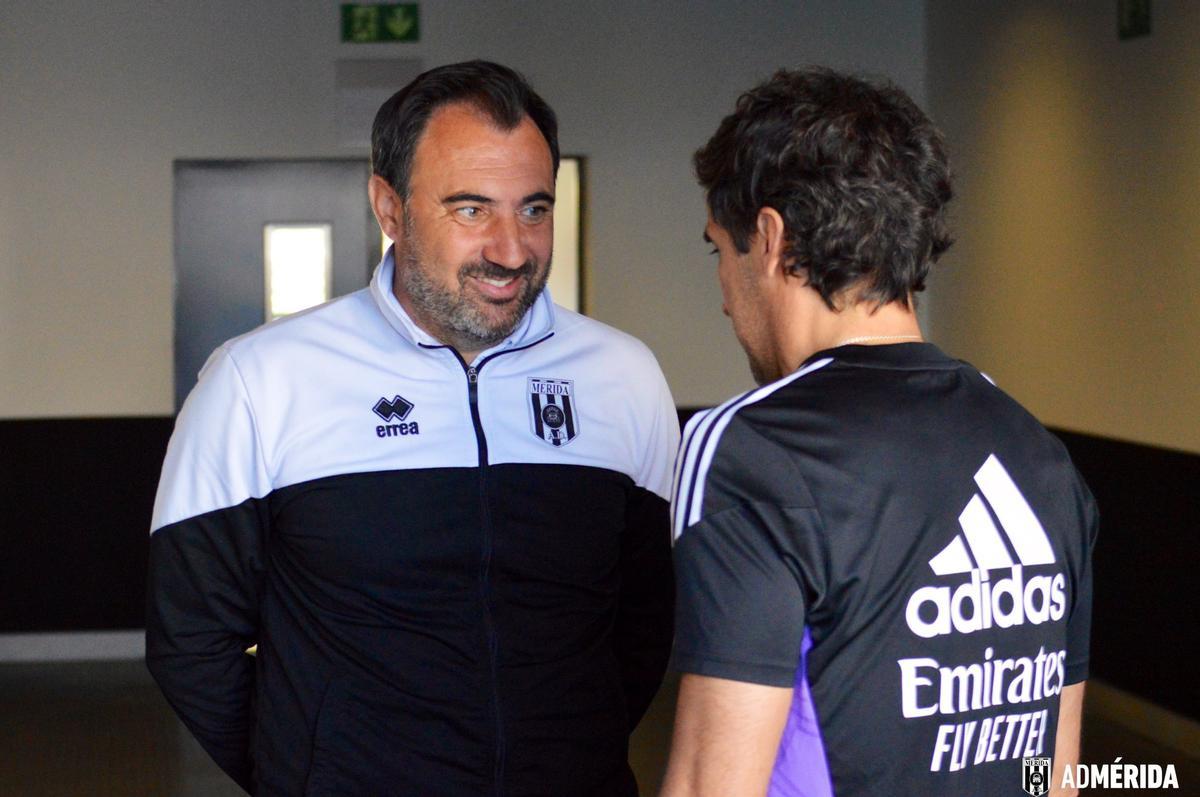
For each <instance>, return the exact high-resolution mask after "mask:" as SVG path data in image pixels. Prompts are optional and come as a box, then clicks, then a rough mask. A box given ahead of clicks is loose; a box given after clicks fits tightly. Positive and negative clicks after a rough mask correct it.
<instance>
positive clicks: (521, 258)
mask: <svg viewBox="0 0 1200 797" xmlns="http://www.w3.org/2000/svg"><path fill="white" fill-rule="evenodd" d="M491 233H492V234H491V236H490V237H489V239H488V242H487V245H486V246H485V247H484V250H483V256H484V257H485V258H487V259H488V260H490V261H491V262H493V263H495V264H497V265H500V266H504V267H505V268H520V267H521V266H523V265H525V263H526V262H527V261H528V260H529V247H528V246H527V245H526V242H525V231H524V230H522V229H521V225H520V223H519V222H518V221H517V220H516V219H513V218H508V219H505V218H499V219H496V221H495V223H494V224H492V229H491Z"/></svg>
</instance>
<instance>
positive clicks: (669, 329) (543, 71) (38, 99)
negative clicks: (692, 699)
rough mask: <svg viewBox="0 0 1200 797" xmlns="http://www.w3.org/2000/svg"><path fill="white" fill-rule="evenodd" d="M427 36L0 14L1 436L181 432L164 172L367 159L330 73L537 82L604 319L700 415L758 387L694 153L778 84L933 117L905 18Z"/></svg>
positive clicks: (559, 18)
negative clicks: (712, 250) (803, 77)
mask: <svg viewBox="0 0 1200 797" xmlns="http://www.w3.org/2000/svg"><path fill="white" fill-rule="evenodd" d="M421 27H422V39H421V41H420V42H419V43H416V44H400V45H365V46H364V45H344V44H341V43H340V42H339V14H338V4H337V3H336V2H324V0H322V2H309V3H306V4H303V5H302V4H300V3H294V2H283V1H282V0H270V1H268V0H260V1H257V2H254V3H247V2H244V0H220V2H217V1H215V0H206V2H203V3H196V2H191V1H190V0H189V1H188V2H184V0H169V1H168V2H155V3H143V2H131V1H130V0H123V1H121V2H106V3H94V2H85V1H84V0H73V2H63V3H56V4H50V3H4V4H2V5H0V374H2V375H3V376H2V378H0V417H10V418H11V417H35V416H82V415H141V414H169V413H170V412H171V409H172V397H171V368H172V340H171V338H172V309H171V306H172V285H173V266H172V232H171V231H172V223H173V220H172V208H171V201H172V186H171V163H172V161H173V160H174V159H176V158H258V157H262V158H266V157H337V156H342V157H344V156H348V155H365V154H366V152H365V150H356V149H347V148H345V147H342V146H340V145H339V143H338V141H339V139H338V134H337V120H336V118H335V109H336V107H337V97H336V93H335V85H334V62H335V60H337V59H340V58H359V57H361V58H391V57H394V58H420V59H423V61H424V63H425V65H426V66H434V65H437V64H440V63H445V62H450V61H456V60H462V59H466V58H472V57H485V58H491V59H494V60H498V61H501V62H503V63H507V64H509V65H511V66H513V67H515V68H517V69H519V70H521V71H522V72H524V73H525V74H526V75H527V76H528V77H529V78H530V79H531V81H532V82H533V84H534V86H535V87H536V88H537V89H538V90H539V92H541V93H542V94H543V96H545V97H546V98H547V99H548V100H549V101H550V103H551V104H552V105H553V106H554V107H555V109H556V110H557V111H558V113H559V116H560V119H561V124H562V131H561V142H562V148H563V151H564V152H566V153H571V154H580V155H584V156H586V157H587V158H588V169H589V172H588V178H589V184H588V191H587V200H586V201H587V208H588V216H587V223H588V241H589V248H588V254H589V263H590V272H589V273H588V280H589V284H590V291H591V307H592V312H593V314H594V315H595V316H596V317H598V318H600V319H602V320H604V321H607V322H609V323H612V324H615V325H617V326H619V327H622V328H624V329H626V330H628V331H630V332H632V333H634V334H636V335H638V336H639V337H641V338H643V339H644V340H645V341H646V342H647V343H649V344H650V346H651V347H652V348H653V349H654V350H655V351H656V353H657V354H658V355H659V359H660V360H661V361H662V363H663V366H664V369H665V370H666V372H667V377H668V379H669V380H670V382H671V385H672V387H673V388H674V390H675V394H676V399H677V401H678V402H679V403H680V404H684V405H697V404H709V403H714V402H717V401H719V400H721V399H723V398H725V397H726V396H728V395H729V394H731V393H733V392H735V391H737V390H740V389H743V388H745V387H748V386H749V376H748V372H747V370H746V366H745V364H744V360H743V357H742V354H741V351H740V350H739V349H738V348H737V344H736V343H735V342H734V340H733V337H732V334H731V333H730V332H729V328H728V324H727V321H726V319H725V318H724V317H723V316H722V315H721V313H720V296H719V291H718V289H717V285H716V280H715V262H714V261H713V260H712V259H711V258H709V257H708V256H707V249H706V247H705V246H704V245H703V244H702V243H701V241H700V233H701V229H702V227H703V222H704V208H703V199H702V196H701V195H700V191H699V189H698V187H697V186H696V185H695V181H694V179H693V177H692V173H691V165H690V156H691V153H692V152H693V151H694V150H695V149H696V147H698V146H699V145H701V144H702V143H703V142H704V141H705V140H706V139H707V137H708V136H709V135H710V134H711V133H712V131H713V130H714V129H715V127H716V124H717V122H718V121H719V119H720V118H721V116H723V115H724V114H725V113H727V112H728V111H729V110H731V109H732V105H733V102H734V99H735V97H736V96H737V94H738V93H739V92H740V91H741V90H743V89H745V88H748V87H749V86H750V85H751V84H752V83H754V82H755V81H757V80H759V79H761V78H763V77H766V76H767V75H769V74H770V72H772V71H773V70H774V69H775V68H776V67H779V66H784V65H792V66H795V65H801V64H806V63H824V64H828V65H831V66H835V67H840V68H850V69H855V70H866V71H870V72H875V73H882V74H886V75H889V76H891V77H892V78H893V79H895V80H896V81H897V82H898V83H900V84H901V85H902V86H904V87H906V88H907V89H909V90H910V91H911V92H912V93H913V94H914V96H915V97H916V99H917V100H918V102H921V101H923V98H924V95H925V91H924V58H925V31H924V8H923V3H916V2H906V1H905V0H891V1H889V0H876V1H875V2H870V1H869V0H840V1H836V0H826V1H825V2H806V3H799V2H758V3H744V4H743V3H731V2H726V0H704V1H703V2H639V3H634V2H591V3H583V2H565V1H564V2H552V3H551V2H532V1H526V2H500V1H499V0H476V1H472V0H453V1H451V0H438V1H436V2H432V1H430V0H426V2H423V3H422V4H421ZM397 88H398V86H397Z"/></svg>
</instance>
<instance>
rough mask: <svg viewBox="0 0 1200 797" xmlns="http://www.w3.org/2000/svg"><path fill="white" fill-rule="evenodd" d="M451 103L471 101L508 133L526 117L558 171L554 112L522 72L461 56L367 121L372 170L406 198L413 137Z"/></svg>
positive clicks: (421, 78)
mask: <svg viewBox="0 0 1200 797" xmlns="http://www.w3.org/2000/svg"><path fill="white" fill-rule="evenodd" d="M454 103H467V104H469V105H472V106H474V107H475V108H476V109H478V110H479V111H480V112H481V113H483V114H485V115H486V116H487V117H488V118H489V119H491V120H492V122H493V123H494V124H495V125H496V127H498V128H499V129H501V130H504V131H506V132H507V131H510V130H512V129H514V128H515V127H516V126H517V125H519V124H520V123H521V120H522V119H524V118H525V117H527V116H528V117H529V118H530V119H532V120H533V123H534V124H535V125H537V128H538V130H540V131H541V133H542V136H543V137H544V138H545V139H546V143H547V144H549V145H550V157H551V158H552V159H553V162H554V174H555V175H557V174H558V119H557V118H556V117H555V115H554V111H553V110H551V108H550V106H549V105H547V104H546V101H545V100H543V99H542V98H541V97H539V96H538V95H537V93H536V92H535V91H534V90H533V89H532V88H531V87H530V85H529V84H528V83H527V82H526V81H525V78H523V77H521V75H520V74H518V73H517V72H514V71H513V70H511V69H509V68H508V67H506V66H501V65H500V64H494V63H492V62H491V61H465V62H463V63H461V64H448V65H446V66H439V67H437V68H435V69H430V70H429V71H428V72H424V73H422V74H421V75H419V76H418V77H417V78H416V79H415V80H413V82H411V83H409V84H408V85H407V86H405V87H404V88H402V89H400V90H399V91H397V92H396V93H395V94H393V95H392V96H391V97H390V98H389V99H388V101H387V102H385V103H384V104H383V105H381V106H380V108H379V112H378V113H376V114H375V123H374V125H372V126H371V171H372V172H374V173H375V174H378V175H379V176H380V177H382V178H383V179H385V180H387V181H388V184H389V185H391V186H392V188H394V189H395V190H396V193H398V194H400V196H402V197H405V198H407V197H408V192H409V179H410V178H411V177H412V162H413V153H414V152H415V151H416V149H417V142H418V141H419V140H420V138H421V134H422V133H424V132H425V127H426V125H428V124H429V118H430V117H431V116H433V112H434V111H436V110H437V109H438V108H441V107H442V106H444V105H451V104H454Z"/></svg>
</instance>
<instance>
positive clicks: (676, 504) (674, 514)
mask: <svg viewBox="0 0 1200 797" xmlns="http://www.w3.org/2000/svg"><path fill="white" fill-rule="evenodd" d="M718 409H720V407H716V408H714V409H710V410H701V411H700V412H697V413H696V414H695V415H693V416H692V417H691V418H689V419H688V422H687V425H686V426H684V428H683V442H682V443H680V446H679V453H678V454H676V456H675V477H674V480H673V481H672V483H671V528H672V529H675V528H680V527H681V526H682V523H681V520H682V516H681V515H680V513H681V512H682V511H683V510H682V506H683V504H684V502H683V501H682V500H680V499H681V496H680V490H681V485H682V484H683V480H682V478H681V475H682V474H683V472H684V471H685V470H688V469H690V465H688V463H689V462H690V461H692V457H693V453H692V452H693V451H694V450H695V449H694V447H693V445H692V443H693V441H695V440H697V439H698V438H697V435H696V430H697V429H698V428H699V427H700V425H701V424H703V423H704V420H705V419H706V418H707V417H709V416H710V415H712V414H713V413H714V412H715V411H716V410H718ZM673 536H674V535H673Z"/></svg>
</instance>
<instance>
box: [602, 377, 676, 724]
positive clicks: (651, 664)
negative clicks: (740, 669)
mask: <svg viewBox="0 0 1200 797" xmlns="http://www.w3.org/2000/svg"><path fill="white" fill-rule="evenodd" d="M655 371H656V374H657V379H658V384H657V389H656V391H655V392H654V395H655V406H654V409H653V412H651V413H649V414H648V415H649V417H650V418H651V419H652V423H651V424H650V426H649V429H648V431H647V432H646V433H645V434H643V435H642V443H643V445H644V452H643V461H642V464H641V469H640V471H639V474H638V477H637V479H636V485H635V487H634V488H633V494H632V496H631V499H630V501H629V504H628V506H627V509H626V518H625V520H626V522H625V530H624V537H623V539H622V541H621V597H620V602H619V604H618V609H617V621H616V633H615V638H616V654H617V658H618V661H619V662H620V667H621V680H622V683H623V685H624V689H625V705H626V709H627V711H628V714H629V729H630V731H632V730H633V729H634V728H636V727H637V724H638V722H640V721H641V719H642V716H643V715H644V714H645V713H646V709H647V708H649V706H650V701H652V700H653V699H654V695H655V694H656V693H657V692H658V688H659V686H660V685H661V684H662V679H663V675H664V674H665V673H666V669H667V661H668V659H669V658H670V655H671V639H672V629H673V626H674V611H675V579H674V576H673V575H672V571H671V530H670V513H669V506H668V495H669V491H670V482H671V466H672V463H673V461H674V458H675V450H676V448H678V446H679V416H678V415H677V414H676V410H675V402H674V401H673V400H672V398H671V393H670V390H669V389H668V388H667V384H666V381H665V380H664V379H663V378H662V375H661V373H660V372H658V371H657V367H656V369H655Z"/></svg>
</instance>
